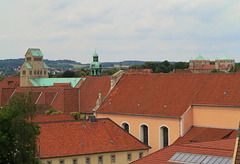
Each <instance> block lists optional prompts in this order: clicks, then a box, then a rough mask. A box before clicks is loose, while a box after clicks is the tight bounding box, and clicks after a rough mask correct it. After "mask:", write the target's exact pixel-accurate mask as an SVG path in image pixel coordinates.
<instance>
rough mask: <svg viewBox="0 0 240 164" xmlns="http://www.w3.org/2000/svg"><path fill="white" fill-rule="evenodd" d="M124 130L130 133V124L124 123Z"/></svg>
mask: <svg viewBox="0 0 240 164" xmlns="http://www.w3.org/2000/svg"><path fill="white" fill-rule="evenodd" d="M122 128H123V129H124V130H125V131H126V132H128V133H129V125H128V123H126V122H124V123H122Z"/></svg>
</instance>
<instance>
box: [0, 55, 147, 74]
mask: <svg viewBox="0 0 240 164" xmlns="http://www.w3.org/2000/svg"><path fill="white" fill-rule="evenodd" d="M44 61H45V62H46V64H47V65H48V66H49V67H51V68H55V69H58V70H68V69H81V68H89V65H90V63H87V64H82V63H80V62H76V61H74V60H48V59H44ZM23 62H24V58H19V59H5V60H0V75H1V74H2V75H5V76H8V75H12V74H15V73H17V72H18V71H19V68H20V66H21V65H22V64H23ZM144 63H145V61H123V62H102V67H103V68H106V69H108V68H113V67H125V68H126V67H128V66H131V65H134V64H136V65H142V64H144Z"/></svg>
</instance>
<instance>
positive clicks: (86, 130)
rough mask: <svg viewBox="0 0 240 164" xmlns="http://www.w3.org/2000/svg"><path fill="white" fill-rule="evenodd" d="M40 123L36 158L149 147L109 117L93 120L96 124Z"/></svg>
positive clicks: (69, 122) (74, 122) (72, 122)
mask: <svg viewBox="0 0 240 164" xmlns="http://www.w3.org/2000/svg"><path fill="white" fill-rule="evenodd" d="M40 126H41V134H40V136H39V139H40V140H39V143H38V144H39V145H40V151H41V152H40V154H41V156H40V158H51V157H63V156H74V155H83V154H92V153H103V152H116V151H127V150H141V149H149V148H150V147H148V146H146V145H144V144H143V143H142V142H140V141H139V140H137V139H136V138H135V137H133V136H132V135H130V134H129V133H127V132H125V131H124V130H123V129H122V128H121V127H119V126H118V125H117V124H115V123H114V122H113V121H111V120H110V119H97V122H96V123H91V122H90V121H88V120H86V121H61V122H52V123H45V124H44V123H43V124H40ZM111 140H112V142H111Z"/></svg>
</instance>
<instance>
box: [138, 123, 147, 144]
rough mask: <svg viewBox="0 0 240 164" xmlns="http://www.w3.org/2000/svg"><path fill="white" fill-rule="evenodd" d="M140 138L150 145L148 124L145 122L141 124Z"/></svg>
mask: <svg viewBox="0 0 240 164" xmlns="http://www.w3.org/2000/svg"><path fill="white" fill-rule="evenodd" d="M140 140H141V141H142V142H143V143H144V144H145V145H148V126H147V125H145V124H143V125H141V126H140Z"/></svg>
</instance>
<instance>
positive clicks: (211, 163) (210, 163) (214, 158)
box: [208, 157, 218, 164]
mask: <svg viewBox="0 0 240 164" xmlns="http://www.w3.org/2000/svg"><path fill="white" fill-rule="evenodd" d="M217 159H218V157H212V159H211V160H210V161H208V164H213V163H214V162H215V161H216V160H217Z"/></svg>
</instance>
